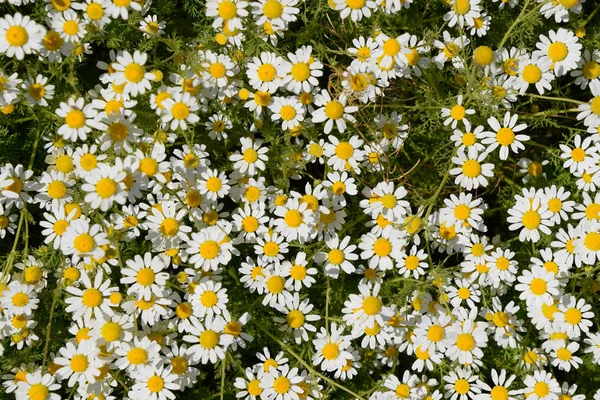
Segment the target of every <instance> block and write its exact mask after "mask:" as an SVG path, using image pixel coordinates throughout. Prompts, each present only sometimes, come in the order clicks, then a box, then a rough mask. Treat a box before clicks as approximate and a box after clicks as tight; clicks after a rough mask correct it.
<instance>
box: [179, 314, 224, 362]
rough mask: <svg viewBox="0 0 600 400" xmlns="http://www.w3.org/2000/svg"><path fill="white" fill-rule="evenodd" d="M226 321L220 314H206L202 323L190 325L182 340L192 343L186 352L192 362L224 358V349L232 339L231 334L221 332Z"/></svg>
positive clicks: (214, 360) (215, 360)
mask: <svg viewBox="0 0 600 400" xmlns="http://www.w3.org/2000/svg"><path fill="white" fill-rule="evenodd" d="M225 325H226V322H225V320H224V319H223V317H221V316H220V315H217V316H215V317H211V316H207V317H206V318H205V319H204V322H203V323H198V324H195V325H193V326H192V327H190V330H189V334H188V335H185V336H184V337H183V340H184V341H186V342H188V343H192V345H191V346H190V347H189V348H188V353H189V354H191V355H192V360H193V361H194V362H198V361H200V362H201V363H202V364H206V363H208V362H209V361H210V363H211V364H215V363H216V362H217V360H222V359H223V358H225V350H227V347H228V346H229V345H230V344H231V342H232V341H233V336H231V335H228V334H225V333H223V331H224V329H225Z"/></svg>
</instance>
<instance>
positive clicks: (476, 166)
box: [450, 149, 494, 190]
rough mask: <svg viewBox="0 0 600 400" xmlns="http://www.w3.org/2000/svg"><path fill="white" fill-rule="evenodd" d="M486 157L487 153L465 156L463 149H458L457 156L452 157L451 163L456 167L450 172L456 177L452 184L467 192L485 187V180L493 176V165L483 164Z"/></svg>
mask: <svg viewBox="0 0 600 400" xmlns="http://www.w3.org/2000/svg"><path fill="white" fill-rule="evenodd" d="M487 155H488V153H487V152H483V153H480V154H469V155H468V156H467V155H465V152H464V150H463V149H459V150H458V153H457V156H456V157H452V162H453V163H454V164H456V165H457V166H458V167H457V168H453V169H451V170H450V175H454V176H456V178H455V179H454V183H455V184H457V185H460V186H462V187H464V188H465V189H467V190H472V189H477V188H478V187H479V186H483V187H486V186H487V185H488V180H487V178H489V177H492V176H494V173H493V169H494V164H490V163H483V161H484V160H485V158H486V157H487Z"/></svg>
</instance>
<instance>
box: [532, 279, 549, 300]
mask: <svg viewBox="0 0 600 400" xmlns="http://www.w3.org/2000/svg"><path fill="white" fill-rule="evenodd" d="M546 288H547V285H546V281H545V280H543V279H542V278H534V279H532V280H531V282H530V283H529V289H530V290H531V293H533V294H535V295H536V296H541V295H542V294H544V293H546Z"/></svg>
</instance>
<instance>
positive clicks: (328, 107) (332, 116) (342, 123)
mask: <svg viewBox="0 0 600 400" xmlns="http://www.w3.org/2000/svg"><path fill="white" fill-rule="evenodd" d="M347 100H348V99H347V97H346V95H345V94H343V93H342V94H340V96H339V97H338V98H337V99H332V98H331V95H330V94H329V92H328V91H327V90H325V89H323V90H322V91H321V93H319V94H317V95H316V96H315V101H314V103H315V105H316V106H318V107H320V108H318V109H317V110H316V111H315V112H314V113H313V114H312V121H313V122H314V123H319V122H324V121H326V122H325V127H324V132H325V133H329V132H331V130H332V129H333V123H334V122H335V124H336V126H337V128H338V131H340V133H343V132H344V131H345V130H346V121H349V122H352V123H354V122H356V119H355V118H354V117H353V116H352V115H351V114H352V113H353V112H356V111H358V107H356V106H347V105H346V103H347ZM330 138H331V136H330Z"/></svg>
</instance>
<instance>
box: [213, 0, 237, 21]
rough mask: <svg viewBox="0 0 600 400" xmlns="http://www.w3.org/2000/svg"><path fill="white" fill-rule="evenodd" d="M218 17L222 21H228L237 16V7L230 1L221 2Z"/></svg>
mask: <svg viewBox="0 0 600 400" xmlns="http://www.w3.org/2000/svg"><path fill="white" fill-rule="evenodd" d="M217 11H218V13H219V17H221V18H223V19H224V20H226V21H227V20H230V19H232V18H234V17H235V16H236V15H237V6H236V4H235V3H234V2H233V1H231V0H223V1H222V2H221V4H219V8H218V10H217Z"/></svg>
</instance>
